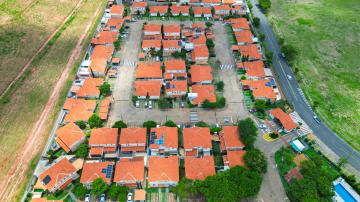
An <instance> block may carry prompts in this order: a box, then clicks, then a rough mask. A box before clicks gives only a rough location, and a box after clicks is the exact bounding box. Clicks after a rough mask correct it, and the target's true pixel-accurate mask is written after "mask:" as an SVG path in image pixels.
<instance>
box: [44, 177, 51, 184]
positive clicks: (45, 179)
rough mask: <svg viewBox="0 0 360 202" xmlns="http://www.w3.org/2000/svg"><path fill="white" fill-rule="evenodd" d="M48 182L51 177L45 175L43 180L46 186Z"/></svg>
mask: <svg viewBox="0 0 360 202" xmlns="http://www.w3.org/2000/svg"><path fill="white" fill-rule="evenodd" d="M50 181H51V177H50V176H49V175H46V176H45V178H44V179H43V182H44V184H45V185H47V184H48V183H49V182H50Z"/></svg>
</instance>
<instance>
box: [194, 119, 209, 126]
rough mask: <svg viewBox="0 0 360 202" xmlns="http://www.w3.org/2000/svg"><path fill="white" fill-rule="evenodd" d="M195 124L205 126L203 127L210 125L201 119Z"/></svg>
mask: <svg viewBox="0 0 360 202" xmlns="http://www.w3.org/2000/svg"><path fill="white" fill-rule="evenodd" d="M195 126H197V127H203V128H206V127H209V125H208V124H207V123H205V122H204V121H199V122H197V123H196V124H195Z"/></svg>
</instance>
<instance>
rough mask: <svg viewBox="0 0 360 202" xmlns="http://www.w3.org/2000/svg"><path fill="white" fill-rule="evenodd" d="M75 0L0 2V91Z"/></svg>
mask: <svg viewBox="0 0 360 202" xmlns="http://www.w3.org/2000/svg"><path fill="white" fill-rule="evenodd" d="M77 2H78V0H75V1H74V0H61V1H53V0H41V1H38V0H25V1H19V0H5V1H2V3H0V16H1V17H0V47H1V49H0V73H1V75H2V76H1V77H0V92H2V91H3V90H4V88H6V86H7V85H9V83H10V82H11V81H12V80H13V79H14V77H15V76H16V75H17V73H18V72H19V71H20V69H21V68H22V67H23V66H24V65H25V63H26V62H27V61H28V60H29V59H30V58H31V56H32V55H33V54H34V53H35V52H36V50H37V49H38V48H39V47H40V46H41V44H42V43H43V42H44V41H45V40H46V39H47V37H49V35H50V34H51V33H52V32H53V31H54V30H55V29H56V28H57V27H59V26H60V24H61V23H62V21H63V20H64V19H65V17H66V16H67V15H68V14H69V13H70V12H71V10H72V9H73V8H74V7H75V5H76V4H77Z"/></svg>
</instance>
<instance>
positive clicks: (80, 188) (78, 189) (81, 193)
mask: <svg viewBox="0 0 360 202" xmlns="http://www.w3.org/2000/svg"><path fill="white" fill-rule="evenodd" d="M72 192H73V193H74V194H75V196H76V198H78V199H84V198H85V194H86V193H87V192H88V190H87V189H86V188H85V187H84V185H83V184H81V183H77V184H76V185H75V187H74V189H73V191H72Z"/></svg>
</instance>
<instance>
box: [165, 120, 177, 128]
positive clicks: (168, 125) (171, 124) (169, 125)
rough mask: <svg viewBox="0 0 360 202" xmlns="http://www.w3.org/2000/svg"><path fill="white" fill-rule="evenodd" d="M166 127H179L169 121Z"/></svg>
mask: <svg viewBox="0 0 360 202" xmlns="http://www.w3.org/2000/svg"><path fill="white" fill-rule="evenodd" d="M164 126H167V127H177V125H176V123H175V122H174V121H172V120H167V121H166V122H165V123H164Z"/></svg>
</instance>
